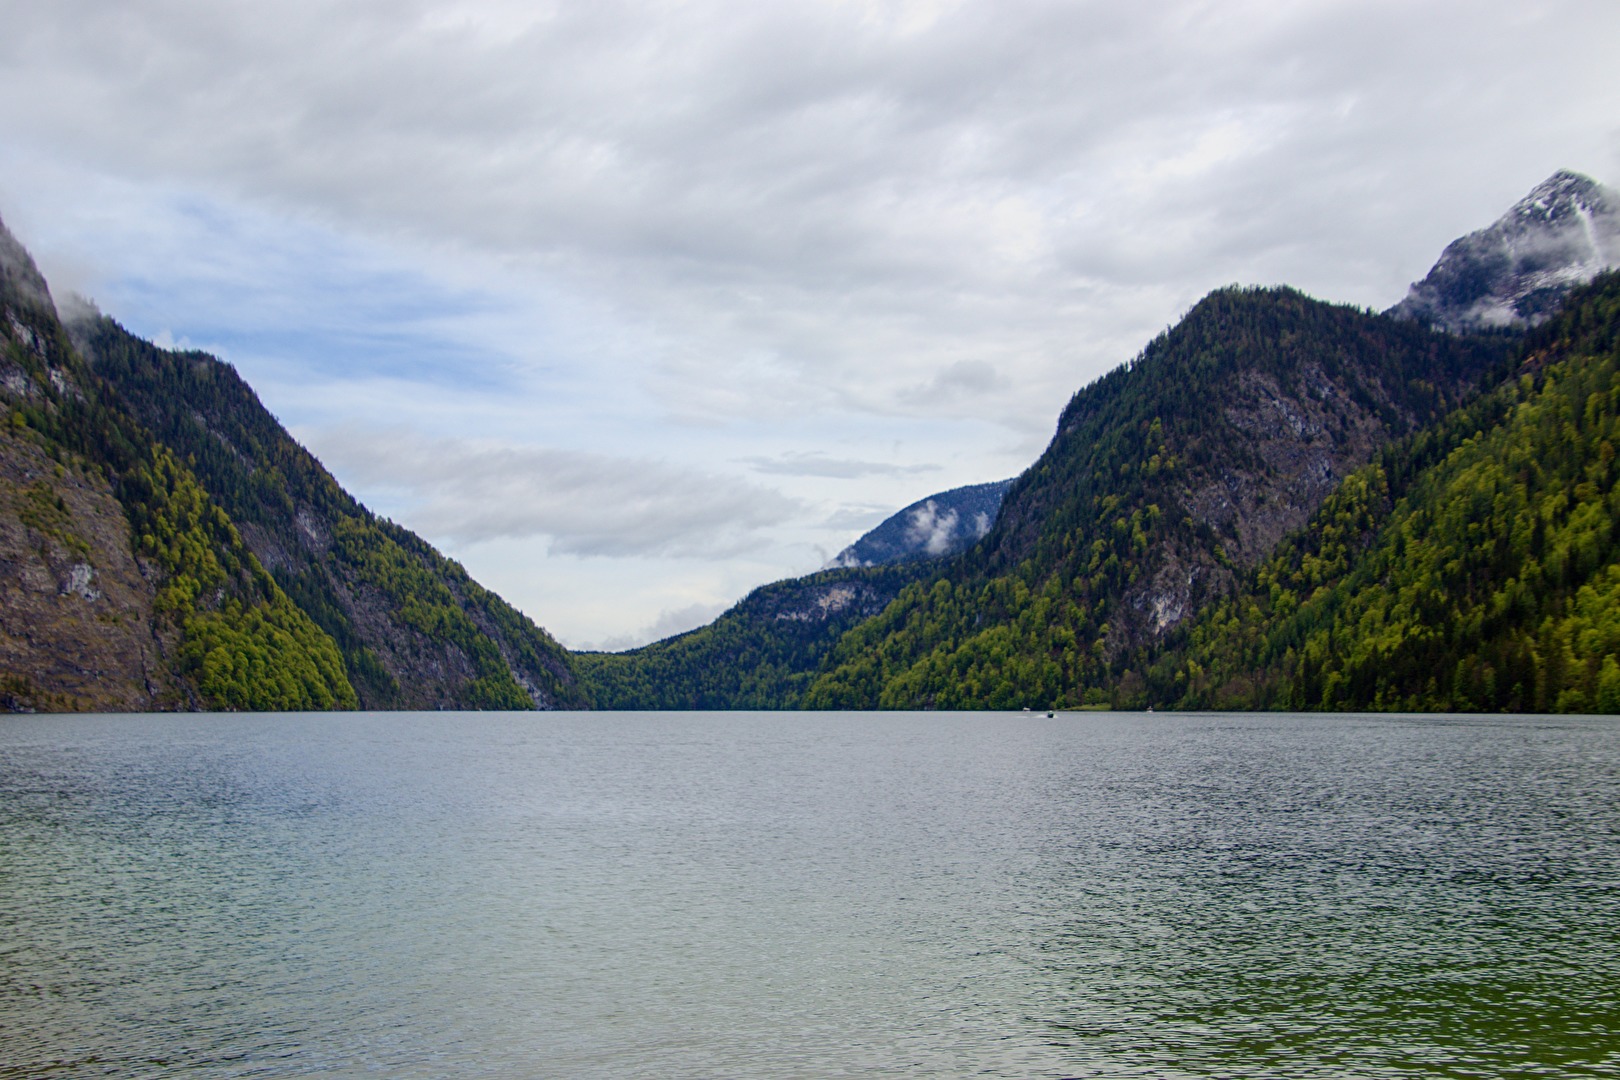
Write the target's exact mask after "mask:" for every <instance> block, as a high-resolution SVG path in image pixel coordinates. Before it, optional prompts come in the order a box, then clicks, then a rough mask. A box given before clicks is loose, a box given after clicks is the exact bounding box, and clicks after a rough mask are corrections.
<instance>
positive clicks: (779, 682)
mask: <svg viewBox="0 0 1620 1080" xmlns="http://www.w3.org/2000/svg"><path fill="white" fill-rule="evenodd" d="M1617 263H1620V197H1617V196H1616V195H1615V193H1613V192H1611V191H1609V190H1607V189H1605V188H1603V187H1602V186H1601V185H1598V184H1596V183H1594V182H1593V181H1591V180H1590V179H1588V178H1586V177H1582V176H1579V175H1576V174H1573V173H1557V174H1555V175H1554V176H1553V177H1551V178H1549V179H1548V180H1547V181H1546V182H1545V183H1543V184H1542V185H1540V186H1538V187H1537V188H1536V189H1535V190H1534V191H1532V192H1531V193H1529V195H1527V196H1526V198H1525V199H1524V200H1521V201H1520V202H1519V203H1518V204H1516V205H1515V206H1514V207H1512V208H1511V209H1510V210H1509V211H1508V212H1507V213H1506V214H1505V215H1504V216H1503V217H1502V218H1501V219H1500V220H1499V221H1497V222H1496V223H1494V224H1492V225H1490V226H1488V227H1487V228H1484V229H1482V230H1480V231H1479V232H1477V233H1473V234H1471V235H1469V236H1467V237H1463V238H1461V239H1459V240H1458V241H1456V242H1455V243H1453V244H1452V245H1450V246H1449V247H1448V248H1447V249H1446V250H1445V252H1444V253H1443V254H1442V255H1441V257H1440V259H1439V261H1438V262H1437V264H1436V265H1435V268H1434V269H1433V271H1431V273H1430V274H1429V275H1428V277H1426V278H1425V279H1424V280H1423V281H1421V282H1419V283H1417V284H1416V285H1414V286H1413V288H1412V290H1411V293H1410V294H1409V295H1408V297H1407V298H1406V299H1405V300H1403V301H1402V302H1401V303H1400V304H1397V305H1396V306H1395V307H1394V308H1392V309H1391V310H1389V311H1387V312H1383V313H1377V312H1373V311H1368V310H1362V309H1357V308H1352V307H1346V306H1343V305H1336V304H1332V303H1328V302H1324V301H1322V300H1318V299H1315V298H1312V297H1309V296H1306V295H1304V294H1302V293H1300V292H1298V291H1295V290H1293V289H1289V288H1286V287H1275V288H1239V287H1232V288H1225V289H1220V290H1217V291H1215V292H1213V293H1211V294H1209V295H1208V296H1206V297H1205V298H1204V299H1203V300H1201V301H1200V302H1199V303H1197V304H1196V305H1195V306H1194V307H1193V308H1192V309H1191V310H1190V311H1189V312H1188V313H1187V314H1186V316H1185V317H1184V318H1182V319H1181V321H1180V322H1179V323H1177V324H1176V325H1175V326H1174V327H1172V328H1170V329H1169V330H1167V331H1166V332H1165V333H1164V334H1162V335H1160V336H1159V337H1158V338H1156V339H1155V340H1153V341H1152V342H1149V343H1148V344H1147V345H1146V346H1145V347H1144V348H1143V349H1142V351H1141V353H1140V354H1138V355H1137V356H1136V357H1135V358H1133V359H1131V360H1130V361H1129V362H1128V363H1125V364H1123V365H1121V366H1120V367H1118V368H1117V369H1115V370H1114V371H1112V372H1110V373H1109V374H1108V375H1106V376H1104V377H1103V378H1101V379H1099V380H1097V381H1096V382H1094V383H1092V384H1090V385H1088V386H1085V387H1083V388H1081V389H1079V390H1078V391H1077V392H1076V393H1075V395H1074V396H1073V398H1072V399H1071V400H1070V401H1069V403H1068V405H1067V406H1066V407H1065V408H1063V409H1062V412H1061V415H1060V416H1059V419H1058V424H1057V429H1056V431H1055V433H1054V435H1053V438H1052V441H1051V442H1050V444H1049V445H1048V447H1047V449H1046V450H1045V452H1044V453H1043V454H1042V455H1041V456H1040V457H1039V458H1038V459H1037V460H1036V461H1035V462H1034V463H1033V464H1031V465H1030V467H1029V468H1028V469H1026V470H1025V471H1024V472H1023V473H1022V474H1021V475H1019V476H1017V477H1015V478H1012V479H1011V480H1008V481H1005V482H1002V483H996V484H984V485H976V486H974V487H971V488H963V489H957V490H955V491H951V492H943V493H940V494H938V495H934V496H930V497H928V498H925V499H922V500H919V502H917V503H916V504H914V505H912V506H910V507H907V508H906V509H905V510H903V511H901V512H900V513H898V514H896V515H895V517H894V518H892V519H891V520H890V521H888V522H885V523H884V524H883V525H881V526H879V527H878V528H877V529H875V530H873V531H872V532H871V533H869V534H868V535H867V536H866V537H863V538H862V539H861V540H859V541H857V542H856V543H855V544H854V545H852V546H851V547H850V548H849V549H848V550H846V551H845V552H844V553H843V554H842V555H840V557H839V558H838V559H837V560H835V561H834V564H833V565H831V566H830V567H828V568H827V569H825V570H823V571H821V572H819V573H816V574H812V575H810V576H808V577H805V578H799V579H793V580H788V581H781V582H776V583H774V584H769V585H764V586H761V587H760V588H758V589H756V590H754V592H752V593H751V594H750V595H749V596H747V597H746V598H745V599H743V600H742V601H741V602H739V603H738V604H737V605H736V606H735V607H733V608H732V609H731V610H730V611H728V612H726V613H725V614H723V615H721V616H720V617H719V618H717V619H716V620H715V621H714V622H712V623H711V624H709V625H707V626H704V627H701V628H699V629H697V630H693V631H690V632H688V633H686V634H682V635H679V636H677V637H674V638H670V639H667V640H664V641H660V642H656V643H654V644H651V645H647V646H645V647H643V648H640V649H635V650H632V651H629V652H625V653H612V654H610V653H570V652H569V651H567V650H565V649H564V648H562V647H561V646H560V645H559V644H558V643H557V642H556V641H555V640H554V639H553V638H552V637H551V636H550V635H549V634H547V633H546V632H545V631H544V630H543V629H541V628H540V627H539V626H537V625H536V624H535V623H534V622H533V621H531V620H530V619H528V618H527V617H525V616H524V615H523V614H521V613H519V612H518V611H516V610H515V609H514V608H513V607H511V606H510V605H509V604H507V603H506V602H505V601H503V600H502V599H501V598H500V597H498V596H496V595H494V594H493V593H491V592H490V591H489V590H487V589H485V588H483V587H482V586H480V585H479V584H478V583H477V582H475V581H473V580H472V579H471V578H470V577H469V576H468V575H467V574H466V572H465V571H464V570H463V569H462V568H461V567H460V566H459V565H458V564H457V563H455V562H454V561H452V560H449V559H447V558H445V557H444V556H442V555H441V554H439V553H438V552H437V551H436V550H434V549H433V547H432V546H431V545H429V544H428V543H427V542H426V541H424V540H423V539H421V538H420V537H418V536H416V535H415V534H414V533H412V532H410V531H409V530H407V529H405V528H403V527H401V526H399V525H397V524H394V523H392V522H390V521H387V520H385V519H382V518H380V517H378V516H376V515H374V514H372V513H371V512H370V511H368V510H367V509H366V508H365V507H363V506H362V505H360V504H359V503H358V502H357V501H356V500H355V499H354V498H353V497H351V496H350V495H349V494H348V493H347V492H345V491H344V490H343V488H342V487H341V486H340V485H339V484H338V482H337V481H336V480H335V479H334V477H333V476H332V475H331V474H330V473H329V472H327V470H326V469H325V468H324V467H323V466H322V465H321V464H320V462H319V461H317V460H316V459H315V458H314V457H313V456H312V455H311V454H310V453H309V452H308V451H307V450H305V449H304V448H303V447H301V446H300V445H299V444H298V443H297V442H296V441H295V440H294V439H292V437H291V436H290V435H289V434H288V433H287V432H286V431H285V430H284V429H283V428H282V427H281V425H280V424H279V423H278V422H277V421H276V419H275V418H274V417H273V416H272V415H271V414H270V413H269V412H268V411H267V410H266V409H265V408H264V407H263V405H262V404H261V403H260V402H259V400H258V398H257V396H256V395H255V394H254V392H253V390H252V389H251V387H249V386H248V385H247V384H246V383H245V382H244V381H243V380H242V379H241V378H240V377H239V376H238V375H237V374H236V372H235V370H234V369H233V368H231V367H230V366H229V365H227V364H224V363H222V362H220V361H219V360H217V359H215V358H213V357H211V356H208V355H206V354H203V353H197V352H176V351H172V350H166V349H162V348H159V347H157V346H155V345H153V344H152V343H150V342H147V341H144V340H141V339H140V338H138V337H135V336H134V335H132V334H130V333H128V332H127V331H126V330H124V329H123V328H122V327H121V326H120V325H119V324H118V323H117V322H116V321H115V320H114V319H113V318H110V317H108V316H106V315H103V314H101V313H99V312H96V311H94V310H92V309H89V308H88V307H87V306H85V305H82V304H79V303H76V302H67V301H64V302H62V303H61V304H60V305H59V304H58V302H57V301H56V299H54V298H53V297H52V295H51V293H50V290H49V288H48V286H47V284H46V282H45V281H44V279H43V278H42V277H41V276H40V274H39V273H38V271H37V269H36V268H35V266H34V264H33V262H32V260H31V259H30V257H29V255H28V253H27V252H26V251H24V250H23V249H22V247H21V246H20V245H19V244H18V243H17V242H16V241H15V239H13V238H12V237H11V236H10V234H9V233H0V307H3V309H4V312H3V319H0V335H3V336H4V342H3V345H4V348H3V352H0V564H3V575H0V705H3V706H4V707H6V708H10V709H13V710H42V711H43V710H61V711H68V710H97V711H122V710H158V709H213V710H222V709H253V710H324V709H341V708H364V709H527V708H542V709H584V708H597V709H876V708H884V709H1009V708H1019V707H1022V706H1031V707H1039V708H1051V707H1058V708H1074V707H1082V706H1091V707H1113V708H1142V707H1146V706H1149V705H1151V706H1154V707H1157V708H1164V707H1180V708H1245V709H1252V708H1262V709H1263V708H1287V709H1296V710H1308V709H1337V710H1350V709H1399V710H1421V711H1453V710H1464V711H1496V710H1509V711H1516V712H1538V711H1577V712H1620V494H1617V492H1616V490H1615V479H1616V472H1617V466H1616V463H1615V453H1616V449H1615V448H1616V444H1617V443H1620V430H1617V422H1620V381H1617V371H1620V274H1617V273H1615V272H1614V271H1613V270H1612V269H1611V268H1612V267H1614V266H1615V265H1616V264H1617ZM1078 330H1079V328H1077V332H1078ZM1054 404H1055V403H1054ZM542 617H543V616H542Z"/></svg>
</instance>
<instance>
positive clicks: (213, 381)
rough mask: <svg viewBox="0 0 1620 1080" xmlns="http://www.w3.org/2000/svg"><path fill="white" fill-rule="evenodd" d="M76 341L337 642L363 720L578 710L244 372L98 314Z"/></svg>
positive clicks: (536, 654) (522, 627) (532, 640)
mask: <svg viewBox="0 0 1620 1080" xmlns="http://www.w3.org/2000/svg"><path fill="white" fill-rule="evenodd" d="M72 330H73V335H74V338H75V339H76V341H77V342H78V344H79V345H80V347H81V349H82V351H83V353H84V354H85V355H86V356H88V357H89V358H90V359H91V362H92V363H93V365H94V368H95V371H96V373H97V374H98V375H100V376H101V377H102V378H103V379H105V380H106V381H107V382H108V383H109V384H111V386H112V387H113V388H114V389H115V391H116V393H117V394H118V397H119V399H120V401H121V402H123V403H124V404H125V405H126V406H127V407H128V408H129V410H130V411H131V412H132V413H133V414H134V415H135V416H136V417H137V418H139V420H140V421H141V423H142V424H144V425H145V426H146V427H147V428H148V429H149V430H151V431H152V432H153V434H154V435H155V436H156V437H157V438H158V439H159V440H161V441H162V442H163V443H164V444H165V445H167V446H169V447H171V448H173V450H174V452H175V453H176V454H177V455H179V456H181V457H183V458H184V459H185V460H186V461H187V462H189V464H190V467H191V469H192V471H193V472H194V473H195V475H196V476H197V478H198V481H199V482H200V483H201V484H202V486H203V487H204V488H206V489H207V491H208V493H209V495H210V496H211V497H212V498H213V499H214V500H216V501H217V502H218V503H219V504H220V505H221V506H223V507H224V508H225V510H226V511H227V512H228V513H229V514H230V516H231V518H232V519H233V520H234V521H235V522H236V523H237V524H238V526H239V527H240V529H241V535H242V537H243V539H244V541H245V542H246V544H247V546H248V547H249V548H251V549H252V551H253V552H254V554H255V555H256V556H257V558H258V559H259V561H260V562H261V563H263V564H264V565H265V566H267V567H269V569H270V570H271V572H272V573H273V574H274V576H275V579H276V581H277V583H278V584H279V585H280V587H281V588H282V590H284V591H285V593H286V594H287V595H288V596H289V597H291V598H292V600H293V602H294V603H296V604H297V605H298V607H299V608H301V609H302V610H303V611H304V612H306V613H307V614H308V615H309V617H310V618H311V619H313V620H314V621H315V622H316V623H317V624H318V625H319V626H320V627H321V628H322V629H323V630H325V632H326V633H327V634H328V635H330V637H331V638H332V640H334V641H335V642H336V643H337V645H338V647H339V649H340V650H341V652H342V655H343V662H344V667H345V669H346V671H347V674H348V677H349V679H350V681H351V682H352V683H353V685H354V687H355V689H356V690H357V691H358V692H359V696H360V701H361V703H362V705H363V706H364V707H366V708H373V709H379V708H383V709H386V708H466V709H529V708H535V707H537V706H538V707H542V708H577V707H582V706H585V705H587V704H588V703H589V699H588V697H587V696H586V695H585V694H584V693H583V692H582V690H581V689H580V687H579V685H578V683H577V680H576V678H575V676H574V672H573V666H572V661H571V659H570V657H569V655H568V654H567V652H566V651H564V650H563V649H562V647H561V646H560V645H558V644H557V643H556V641H554V640H553V639H552V638H551V636H550V635H549V634H547V633H546V632H545V631H544V630H542V629H540V628H539V627H538V626H536V625H535V624H534V623H533V622H532V621H531V620H529V619H528V618H527V617H525V616H524V615H522V614H521V613H519V612H518V611H517V610H516V609H514V608H513V607H512V606H511V605H509V604H507V603H506V602H505V601H504V600H502V599H501V598H500V597H498V596H496V595H495V594H493V593H491V592H489V591H488V590H486V589H484V588H482V587H481V586H479V585H478V584H477V583H476V582H474V581H473V580H472V579H471V578H469V577H468V576H467V573H466V571H465V570H464V569H463V568H462V567H461V566H460V565H459V564H457V563H455V562H453V561H452V560H449V559H446V558H445V557H444V556H442V555H440V554H439V553H438V552H437V551H436V550H434V549H433V548H432V547H431V546H430V545H429V544H427V543H426V542H425V541H423V540H422V539H421V538H420V537H418V536H416V535H415V534H413V533H411V532H409V531H408V530H406V529H403V528H401V527H399V526H398V525H395V524H393V523H391V522H388V521H385V520H382V519H379V518H377V517H376V516H374V515H373V514H372V513H371V512H370V511H368V510H366V509H365V507H363V506H361V505H360V504H359V503H358V502H356V501H355V500H354V498H353V497H352V496H350V495H349V494H348V492H346V491H344V490H343V488H342V487H341V486H339V485H338V483H337V481H336V480H334V479H333V478H332V476H331V474H330V473H328V472H327V471H326V469H325V468H323V467H322V466H321V464H320V462H319V461H317V460H316V459H315V458H314V456H313V455H311V454H310V453H309V452H308V451H307V450H305V449H304V448H303V447H302V446H300V445H299V444H298V443H297V442H296V441H295V440H294V439H293V438H292V437H291V436H290V435H289V434H288V433H287V431H286V429H285V428H283V427H282V426H281V424H280V423H279V422H278V421H277V420H276V419H275V417H274V416H272V415H271V414H270V412H269V411H268V410H266V409H265V408H264V406H263V405H262V404H261V403H260V402H259V399H258V396H257V395H256V394H254V392H253V390H252V388H250V387H249V386H248V385H247V383H246V382H244V381H243V380H242V378H241V377H240V376H239V375H238V374H237V373H236V371H235V369H233V368H231V367H230V366H229V365H226V364H223V363H221V362H220V361H218V360H216V359H215V358H214V357H212V356H209V355H207V354H206V353H200V352H173V351H170V350H166V349H160V348H158V347H157V346H155V345H152V344H151V343H150V342H147V341H143V340H141V339H140V338H137V337H135V336H134V335H132V334H130V333H128V332H127V331H125V330H124V329H123V327H121V326H119V325H118V324H117V323H116V322H115V321H113V320H112V319H110V318H107V317H105V316H99V317H95V318H91V319H87V320H85V321H82V322H77V323H75V324H74V325H73V327H72Z"/></svg>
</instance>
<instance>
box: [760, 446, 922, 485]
mask: <svg viewBox="0 0 1620 1080" xmlns="http://www.w3.org/2000/svg"><path fill="white" fill-rule="evenodd" d="M743 463H744V464H746V465H749V466H751V467H752V468H753V470H754V471H755V472H762V473H774V474H776V475H779V476H825V477H829V478H832V479H837V480H853V479H855V478H857V477H861V476H906V475H911V474H914V473H925V472H938V471H939V466H938V465H893V464H889V463H887V462H882V461H856V460H852V459H849V458H834V457H828V456H827V455H826V454H823V453H821V452H819V451H809V452H788V453H784V454H779V455H778V456H776V457H774V458H763V457H752V458H744V459H743Z"/></svg>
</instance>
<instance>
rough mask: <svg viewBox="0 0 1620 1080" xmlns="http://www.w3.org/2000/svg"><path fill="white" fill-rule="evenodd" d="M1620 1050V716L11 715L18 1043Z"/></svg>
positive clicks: (718, 1061)
mask: <svg viewBox="0 0 1620 1080" xmlns="http://www.w3.org/2000/svg"><path fill="white" fill-rule="evenodd" d="M310 1074H321V1075H327V1076H379V1077H380V1076H387V1077H399V1076H404V1077H441V1076H442V1077H466V1076H491V1077H524V1076H538V1077H580V1076H585V1077H591V1076H600V1077H609V1076H612V1077H624V1076H659V1077H669V1076H675V1077H683V1076H684V1077H706V1076H750V1077H789V1076H792V1077H798V1076H803V1077H836V1076H874V1075H886V1074H887V1075H943V1076H1005V1077H1033V1076H1072V1077H1081V1076H1085V1077H1091V1076H1097V1077H1136V1076H1151V1077H1259V1076H1265V1077H1386V1076H1387V1077H1410V1076H1446V1077H1510V1076H1525V1077H1529V1076H1537V1077H1543V1076H1620V723H1617V722H1616V721H1615V720H1614V719H1611V718H1545V717H1541V718H1504V717H1489V718H1417V717H1404V718H1403V717H1389V716H1376V717H1369V716H1336V717H1335V716H1289V715H1167V714H1156V715H1120V714H1107V713H1089V714H1084V713H1083V714H1072V715H1060V716H1058V717H1056V718H1054V719H1047V718H1046V717H1045V716H1044V715H1041V714H1037V715H1033V716H1032V715H998V714H966V715H964V714H943V715H942V714H791V713H789V714H780V713H731V714H717V713H694V714H627V713H621V714H595V715H593V714H553V715H534V714H523V715H510V714H496V715H491V714H483V715H469V714H392V715H389V714H369V715H366V714H362V715H352V714H351V715H343V714H313V715H303V716H121V717H60V716H58V717H12V718H4V719H3V720H0V1076H4V1077H13V1076H29V1077H33V1076H40V1075H50V1076H69V1077H81V1076H82V1077H91V1076H94V1077H102V1076H117V1077H125V1076H174V1075H196V1076H207V1077H213V1076H220V1077H238V1076H240V1077H249V1076H255V1077H257V1076H264V1077H277V1076H305V1075H310Z"/></svg>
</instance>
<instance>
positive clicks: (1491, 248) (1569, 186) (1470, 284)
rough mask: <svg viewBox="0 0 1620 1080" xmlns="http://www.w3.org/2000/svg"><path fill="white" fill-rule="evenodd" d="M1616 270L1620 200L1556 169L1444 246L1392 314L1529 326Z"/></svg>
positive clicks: (1439, 322)
mask: <svg viewBox="0 0 1620 1080" xmlns="http://www.w3.org/2000/svg"><path fill="white" fill-rule="evenodd" d="M1615 265H1620V195H1617V194H1616V193H1615V192H1614V191H1613V190H1612V189H1610V188H1607V187H1604V186H1603V185H1602V184H1599V183H1598V182H1597V181H1595V180H1593V179H1592V178H1591V177H1588V176H1582V175H1581V174H1580V173H1576V172H1570V171H1569V170H1567V169H1560V170H1559V171H1558V172H1555V173H1553V175H1552V176H1550V177H1548V178H1547V179H1546V180H1544V181H1542V182H1541V183H1540V184H1538V185H1536V187H1535V189H1534V190H1532V191H1531V192H1530V194H1528V195H1526V196H1525V197H1524V198H1523V199H1520V200H1519V201H1518V202H1517V203H1515V204H1514V205H1513V207H1512V208H1511V209H1510V210H1508V212H1507V213H1505V214H1503V215H1502V216H1501V217H1500V218H1498V219H1497V220H1496V222H1495V223H1494V224H1492V225H1489V226H1487V227H1486V228H1483V229H1480V230H1478V231H1476V232H1471V233H1469V234H1468V235H1467V236H1464V237H1462V238H1460V239H1458V240H1454V241H1452V242H1451V243H1450V244H1449V245H1447V246H1446V249H1445V251H1444V252H1442V253H1441V255H1440V261H1439V262H1437V263H1435V264H1434V268H1433V269H1431V270H1430V271H1429V273H1428V276H1426V277H1425V278H1424V279H1423V280H1422V281H1419V282H1416V283H1414V284H1413V285H1412V288H1411V290H1410V291H1409V292H1408V293H1407V296H1406V299H1404V300H1402V301H1401V302H1400V303H1399V304H1396V305H1395V306H1394V307H1393V308H1391V309H1390V314H1392V315H1397V316H1403V317H1406V318H1410V319H1415V320H1417V321H1419V322H1422V323H1425V324H1427V325H1430V326H1434V327H1437V328H1439V329H1442V330H1450V331H1452V332H1454V333H1456V332H1467V331H1474V330H1487V329H1494V328H1498V327H1510V326H1520V327H1522V326H1535V325H1537V324H1539V323H1541V322H1543V321H1545V320H1546V319H1547V318H1548V317H1550V316H1551V315H1552V313H1553V312H1554V311H1556V310H1557V308H1558V306H1559V304H1560V303H1562V302H1563V299H1564V297H1565V296H1566V295H1567V294H1568V293H1569V291H1570V290H1571V289H1572V288H1574V287H1575V286H1577V285H1583V284H1585V283H1586V282H1588V281H1591V280H1592V279H1593V278H1594V277H1596V276H1597V275H1598V273H1599V272H1601V271H1603V270H1604V269H1607V268H1608V267H1611V266H1615Z"/></svg>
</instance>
